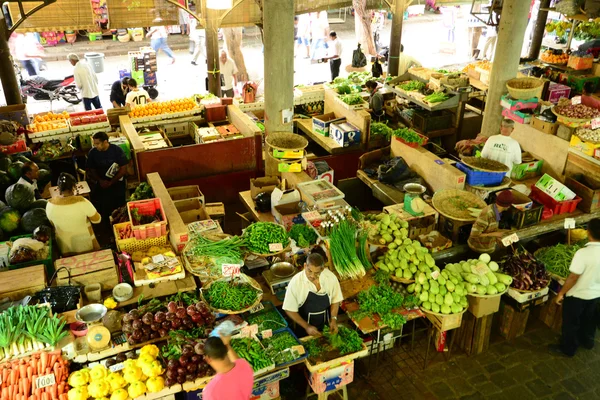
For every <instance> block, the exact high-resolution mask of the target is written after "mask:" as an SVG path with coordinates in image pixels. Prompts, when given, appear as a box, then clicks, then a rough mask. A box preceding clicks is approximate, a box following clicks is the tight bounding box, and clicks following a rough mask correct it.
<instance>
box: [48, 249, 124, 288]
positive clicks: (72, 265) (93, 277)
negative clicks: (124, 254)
mask: <svg viewBox="0 0 600 400" xmlns="http://www.w3.org/2000/svg"><path fill="white" fill-rule="evenodd" d="M54 266H55V269H56V271H58V272H57V278H56V282H57V284H58V285H59V286H61V285H68V284H69V272H70V274H71V282H72V283H73V284H77V285H81V286H85V285H89V284H91V283H100V285H102V290H112V288H114V287H115V286H116V285H117V284H118V283H119V279H118V276H117V270H116V266H115V259H114V257H113V254H112V251H110V250H100V251H95V252H92V253H87V254H81V255H78V256H73V257H67V258H60V259H58V260H56V262H55V263H54ZM60 268H62V269H60ZM67 270H68V271H67Z"/></svg>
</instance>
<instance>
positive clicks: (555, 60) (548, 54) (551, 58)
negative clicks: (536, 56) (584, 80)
mask: <svg viewBox="0 0 600 400" xmlns="http://www.w3.org/2000/svg"><path fill="white" fill-rule="evenodd" d="M540 60H542V61H543V62H545V63H548V64H566V63H567V62H568V61H569V55H568V54H567V53H561V54H555V53H554V52H553V51H552V50H546V51H544V52H543V53H542V54H541V55H540Z"/></svg>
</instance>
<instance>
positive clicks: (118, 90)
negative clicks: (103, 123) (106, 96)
mask: <svg viewBox="0 0 600 400" xmlns="http://www.w3.org/2000/svg"><path fill="white" fill-rule="evenodd" d="M129 79H130V78H128V77H125V78H123V79H122V80H120V81H116V82H115V83H113V84H112V87H111V88H110V102H111V103H112V105H113V107H115V108H117V107H124V106H125V96H127V92H129V86H128V84H129Z"/></svg>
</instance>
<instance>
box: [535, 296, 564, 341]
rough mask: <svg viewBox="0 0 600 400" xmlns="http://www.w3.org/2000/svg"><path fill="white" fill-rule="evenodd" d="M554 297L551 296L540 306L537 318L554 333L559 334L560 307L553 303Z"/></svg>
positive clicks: (560, 325)
mask: <svg viewBox="0 0 600 400" xmlns="http://www.w3.org/2000/svg"><path fill="white" fill-rule="evenodd" d="M555 297H556V296H555V295H551V296H550V298H549V299H548V301H547V302H546V304H544V305H543V306H541V310H540V316H539V318H540V321H542V322H543V323H544V324H546V326H548V327H549V328H551V329H552V330H553V331H554V332H560V331H561V330H562V305H558V304H556V303H555V302H554V298H555Z"/></svg>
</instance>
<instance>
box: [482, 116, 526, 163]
mask: <svg viewBox="0 0 600 400" xmlns="http://www.w3.org/2000/svg"><path fill="white" fill-rule="evenodd" d="M514 129H515V121H513V120H510V119H503V120H502V124H501V125H500V134H499V135H494V136H491V137H490V138H489V139H488V140H487V141H486V142H485V145H484V146H483V150H482V151H481V157H483V158H488V159H490V160H494V161H498V162H501V163H502V164H504V165H506V166H507V167H508V174H507V175H510V171H511V170H512V167H513V165H515V164H521V146H520V145H519V142H517V141H516V140H515V139H513V138H511V137H510V134H511V133H512V132H513V130H514Z"/></svg>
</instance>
